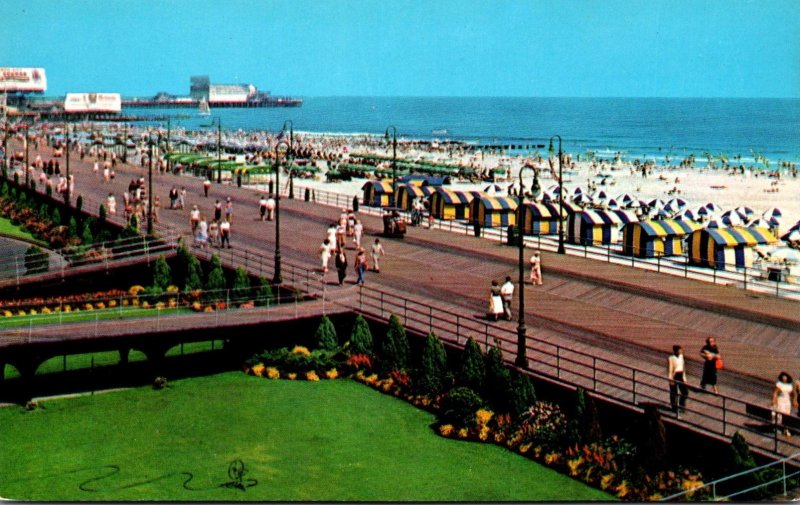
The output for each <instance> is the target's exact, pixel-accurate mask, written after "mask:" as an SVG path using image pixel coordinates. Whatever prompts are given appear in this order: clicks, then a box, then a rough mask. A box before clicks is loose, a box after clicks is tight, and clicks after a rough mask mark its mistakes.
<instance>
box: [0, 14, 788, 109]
mask: <svg viewBox="0 0 800 505" xmlns="http://www.w3.org/2000/svg"><path fill="white" fill-rule="evenodd" d="M0 19H2V20H3V21H2V24H3V29H2V31H0V66H6V67H43V68H45V70H46V72H47V79H48V90H47V92H46V95H48V96H62V95H64V94H65V93H67V92H111V93H114V92H116V93H122V94H123V95H126V96H130V95H141V96H149V95H153V94H155V93H156V92H158V91H166V92H169V93H173V94H178V95H185V94H188V92H189V78H190V77H191V76H193V75H208V76H209V77H210V78H211V82H212V83H219V84H229V83H251V84H254V85H256V86H257V87H258V88H259V89H260V90H263V91H271V92H272V93H273V94H274V95H292V96H299V97H304V96H305V97H313V96H509V97H517V96H542V97H748V98H758V97H774V98H784V97H785V98H800V39H799V38H798V36H797V32H796V30H797V29H798V27H800V2H797V1H796V0H764V1H754V0H707V1H706V0H652V1H641V0H604V1H598V0H563V1H556V0H539V1H537V0H528V1H526V0H497V1H490V0H485V1H477V0H436V1H434V2H427V1H422V0H414V1H411V0H392V1H389V2H387V1H380V0H336V1H333V0H264V1H255V0H226V1H225V2H219V1H218V0H162V1H156V0H141V1H138V2H132V1H130V0H3V1H2V2H0Z"/></svg>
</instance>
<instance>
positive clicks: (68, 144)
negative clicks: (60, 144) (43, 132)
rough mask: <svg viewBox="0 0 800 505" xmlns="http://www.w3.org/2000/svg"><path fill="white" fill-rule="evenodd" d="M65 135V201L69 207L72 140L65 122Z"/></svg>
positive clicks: (67, 124)
mask: <svg viewBox="0 0 800 505" xmlns="http://www.w3.org/2000/svg"><path fill="white" fill-rule="evenodd" d="M64 136H65V139H66V146H65V147H64V154H65V155H66V157H67V158H66V162H67V190H66V191H65V192H64V203H65V204H67V208H69V147H70V140H69V123H64Z"/></svg>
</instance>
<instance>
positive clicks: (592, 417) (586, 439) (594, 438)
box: [569, 387, 602, 444]
mask: <svg viewBox="0 0 800 505" xmlns="http://www.w3.org/2000/svg"><path fill="white" fill-rule="evenodd" d="M569 424H570V426H569V431H570V438H571V441H572V443H582V444H592V443H595V442H599V441H600V439H601V438H602V432H601V430H600V419H599V416H598V414H597V405H596V404H595V402H594V398H592V397H591V396H589V395H587V394H586V391H585V390H584V389H583V388H581V387H579V388H578V389H576V390H575V404H574V408H573V412H572V419H571V420H570V423H569Z"/></svg>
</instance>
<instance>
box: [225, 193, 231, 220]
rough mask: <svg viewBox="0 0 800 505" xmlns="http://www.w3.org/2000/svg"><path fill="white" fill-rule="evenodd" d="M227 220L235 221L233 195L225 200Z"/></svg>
mask: <svg viewBox="0 0 800 505" xmlns="http://www.w3.org/2000/svg"><path fill="white" fill-rule="evenodd" d="M225 220H226V221H228V222H231V223H232V222H233V200H231V197H228V199H227V201H226V202H225Z"/></svg>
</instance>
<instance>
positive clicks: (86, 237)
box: [81, 221, 94, 245]
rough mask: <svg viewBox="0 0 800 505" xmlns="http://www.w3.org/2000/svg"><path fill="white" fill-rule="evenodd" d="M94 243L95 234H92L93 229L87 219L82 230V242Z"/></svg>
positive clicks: (85, 243) (86, 243) (84, 243)
mask: <svg viewBox="0 0 800 505" xmlns="http://www.w3.org/2000/svg"><path fill="white" fill-rule="evenodd" d="M93 243H94V236H93V235H92V229H91V227H90V226H89V223H88V222H87V221H84V223H83V230H81V244H83V245H89V244H93Z"/></svg>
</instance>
